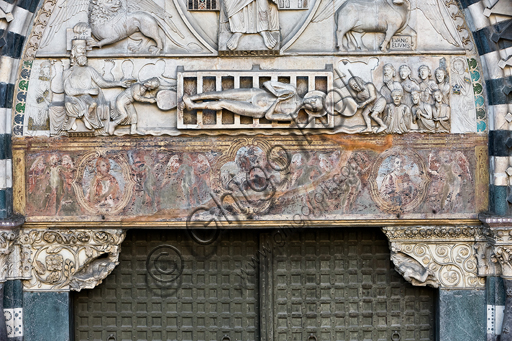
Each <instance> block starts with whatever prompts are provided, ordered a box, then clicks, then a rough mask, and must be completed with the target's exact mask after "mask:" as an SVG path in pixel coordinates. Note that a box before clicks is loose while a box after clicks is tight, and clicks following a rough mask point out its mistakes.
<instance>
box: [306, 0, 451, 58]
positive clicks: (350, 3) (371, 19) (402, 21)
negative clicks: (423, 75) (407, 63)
mask: <svg viewBox="0 0 512 341" xmlns="http://www.w3.org/2000/svg"><path fill="white" fill-rule="evenodd" d="M415 9H419V10H420V11H421V12H422V13H423V14H424V15H425V17H426V18H427V19H428V21H429V22H430V23H431V24H432V27H433V28H434V29H435V30H436V32H437V33H439V34H440V35H441V36H442V37H443V38H444V39H446V41H447V42H449V43H450V44H452V45H454V46H460V38H459V36H458V34H457V31H456V29H455V27H454V26H453V25H450V24H448V25H447V22H451V21H452V19H451V15H450V13H449V12H448V9H447V8H446V6H444V5H443V4H440V3H439V1H438V0H323V2H322V4H321V5H320V6H319V7H318V10H317V12H316V13H315V16H314V17H313V19H312V22H321V21H324V20H326V19H328V18H330V17H331V16H334V19H335V21H336V25H337V28H336V45H337V47H338V48H339V49H342V50H348V49H349V45H350V44H352V45H354V46H355V47H356V49H360V50H366V47H365V46H364V44H363V42H362V36H363V35H364V34H365V33H369V32H380V33H384V34H385V38H384V41H383V42H382V44H381V46H380V48H381V50H382V51H383V52H387V49H388V45H389V42H390V41H391V38H392V37H393V36H394V35H395V34H397V33H400V32H402V31H404V30H406V29H408V30H409V31H413V32H414V30H412V28H410V27H408V25H409V19H410V16H411V11H413V10H415ZM354 32H355V33H361V34H359V35H355V34H354ZM414 33H415V32H414Z"/></svg>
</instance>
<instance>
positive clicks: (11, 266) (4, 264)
mask: <svg viewBox="0 0 512 341" xmlns="http://www.w3.org/2000/svg"><path fill="white" fill-rule="evenodd" d="M19 232H20V230H19V228H15V229H9V230H0V282H5V281H7V280H13V279H26V278H29V277H30V274H29V272H28V270H29V269H30V267H29V266H27V261H26V260H27V257H26V254H25V253H24V252H23V249H22V248H21V247H20V245H18V244H17V238H18V236H19Z"/></svg>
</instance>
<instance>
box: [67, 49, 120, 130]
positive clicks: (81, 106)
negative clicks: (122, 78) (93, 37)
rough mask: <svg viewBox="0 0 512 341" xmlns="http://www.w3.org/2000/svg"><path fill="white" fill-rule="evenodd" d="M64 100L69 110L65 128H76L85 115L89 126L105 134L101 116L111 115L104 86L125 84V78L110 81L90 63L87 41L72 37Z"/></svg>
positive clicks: (86, 124) (103, 118) (86, 123)
mask: <svg viewBox="0 0 512 341" xmlns="http://www.w3.org/2000/svg"><path fill="white" fill-rule="evenodd" d="M64 79H65V80H64V93H65V94H66V96H65V99H64V103H65V107H66V113H67V121H66V124H65V127H64V129H65V130H68V131H69V130H75V129H76V128H77V126H76V119H82V120H83V122H84V124H85V127H86V128H87V129H91V130H92V129H94V130H96V131H98V132H100V133H103V134H105V133H106V132H105V131H104V129H103V128H104V124H103V122H102V120H108V119H109V118H110V115H109V111H110V106H109V103H108V102H107V101H106V100H105V97H104V96H103V92H102V91H101V88H114V87H126V86H127V84H126V82H109V81H106V80H105V79H103V77H102V76H101V75H100V74H99V73H98V71H96V70H95V69H94V68H93V67H91V66H88V65H87V56H86V41H85V40H73V47H72V50H71V67H70V68H69V69H68V70H66V71H64Z"/></svg>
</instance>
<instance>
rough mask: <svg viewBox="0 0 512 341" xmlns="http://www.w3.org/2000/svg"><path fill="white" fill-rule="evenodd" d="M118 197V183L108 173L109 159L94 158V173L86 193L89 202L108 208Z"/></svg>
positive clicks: (115, 202) (113, 204) (119, 195)
mask: <svg viewBox="0 0 512 341" xmlns="http://www.w3.org/2000/svg"><path fill="white" fill-rule="evenodd" d="M120 197H121V192H120V189H119V183H118V182H117V180H116V178H115V177H114V176H113V175H112V174H110V161H109V160H108V159H106V158H104V157H99V158H98V159H97V160H96V175H95V176H94V178H93V180H92V183H91V187H90V188H89V192H88V193H87V198H88V199H89V202H90V203H91V204H92V205H94V206H96V207H101V208H104V209H108V208H112V207H114V206H115V205H116V204H117V202H118V201H119V199H120Z"/></svg>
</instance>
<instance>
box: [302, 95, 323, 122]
mask: <svg viewBox="0 0 512 341" xmlns="http://www.w3.org/2000/svg"><path fill="white" fill-rule="evenodd" d="M325 97H326V95H325V93H323V92H322V91H317V90H314V91H310V92H308V93H307V94H306V95H305V96H304V99H303V101H302V102H303V104H304V110H306V112H307V113H308V115H309V116H312V117H321V116H324V115H325V114H326V113H327V111H326V110H325V108H324V103H325Z"/></svg>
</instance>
